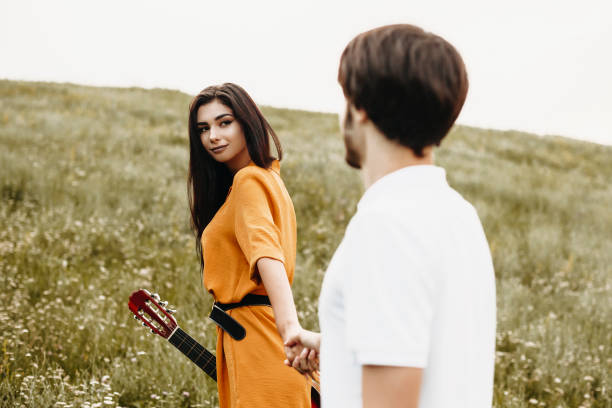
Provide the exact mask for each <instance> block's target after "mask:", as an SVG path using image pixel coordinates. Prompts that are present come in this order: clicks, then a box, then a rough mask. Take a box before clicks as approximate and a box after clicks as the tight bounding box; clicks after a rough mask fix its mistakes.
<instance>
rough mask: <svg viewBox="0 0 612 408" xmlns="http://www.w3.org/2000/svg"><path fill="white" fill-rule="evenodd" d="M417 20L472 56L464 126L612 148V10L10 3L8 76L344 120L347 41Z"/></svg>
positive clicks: (278, 0) (5, 21)
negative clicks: (237, 102)
mask: <svg viewBox="0 0 612 408" xmlns="http://www.w3.org/2000/svg"><path fill="white" fill-rule="evenodd" d="M391 23H411V24H416V25H419V26H421V27H423V28H424V29H426V30H428V31H432V32H434V33H436V34H439V35H441V36H443V37H444V38H446V39H447V40H448V41H450V42H451V43H452V44H454V45H455V46H456V47H457V49H458V50H459V52H460V53H461V54H462V56H463V58H464V60H465V63H466V65H467V68H468V74H469V77H470V90H469V93H468V98H467V101H466V105H465V106H464V109H463V111H462V113H461V115H460V116H459V120H458V122H459V123H461V124H466V125H472V126H479V127H488V128H495V129H517V130H524V131H529V132H534V133H538V134H558V135H563V136H569V137H574V138H580V139H584V140H590V141H595V142H599V143H605V144H608V145H612V2H610V1H607V0H584V1H580V2H579V1H575V0H572V1H564V0H557V1H548V0H530V1H525V0H514V1H512V2H509V1H506V2H503V3H502V2H498V1H493V0H488V1H480V0H479V1H477V0H463V1H450V0H449V1H433V0H430V1H427V0H421V1H387V0H370V1H367V2H366V1H357V0H354V1H344V0H342V1H334V0H327V1H321V0H303V1H299V2H296V1H290V0H284V1H283V0H274V1H273V0H256V1H253V0H248V1H240V0H234V1H209V0H201V1H168V0H166V1H157V0H146V1H145V0H123V1H118V0H105V1H93V0H90V1H83V0H80V1H67V0H53V1H43V0H38V1H37V0H14V1H13V0H0V78H5V79H20V80H37V81H57V82H73V83H80V84H88V85H103V86H141V87H145V88H151V87H162V88H171V89H179V90H181V91H184V92H186V93H188V94H191V95H194V94H196V93H198V92H199V91H200V90H201V89H203V88H204V87H206V86H208V85H211V84H215V83H221V82H235V83H237V84H240V85H242V86H243V87H244V88H245V89H246V90H247V91H248V92H249V93H250V94H251V96H252V97H253V98H254V99H255V101H256V102H258V103H260V104H265V105H272V106H278V107H289V108H298V109H307V110H314V111H327V112H338V111H339V109H340V108H339V107H340V106H342V94H341V91H340V88H339V86H338V84H337V82H336V76H337V69H338V61H339V58H340V54H341V52H342V50H343V49H344V47H345V45H346V44H347V43H348V41H350V40H351V39H352V38H353V37H354V36H355V35H357V34H358V33H360V32H362V31H365V30H367V29H370V28H374V27H376V26H379V25H383V24H391Z"/></svg>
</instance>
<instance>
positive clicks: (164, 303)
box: [157, 300, 168, 307]
mask: <svg viewBox="0 0 612 408" xmlns="http://www.w3.org/2000/svg"><path fill="white" fill-rule="evenodd" d="M157 303H159V305H160V306H161V307H166V306H168V301H167V300H162V301H159V302H157Z"/></svg>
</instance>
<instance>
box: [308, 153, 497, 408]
mask: <svg viewBox="0 0 612 408" xmlns="http://www.w3.org/2000/svg"><path fill="white" fill-rule="evenodd" d="M319 323H320V327H321V334H322V337H321V354H320V368H321V387H322V390H321V394H322V406H323V407H326V408H339V407H351V408H355V407H361V406H362V398H361V370H362V365H382V366H403V367H421V368H423V369H424V370H423V382H422V386H421V393H420V402H419V407H420V408H449V407H453V408H484V407H487V408H490V407H491V404H492V395H493V369H494V359H495V277H494V272H493V263H492V261H491V254H490V251H489V246H488V244H487V240H486V237H485V234H484V231H483V229H482V225H481V223H480V220H479V218H478V215H477V214H476V211H475V209H474V207H473V206H472V205H471V204H469V203H468V202H467V201H465V199H463V197H461V195H460V194H459V193H457V192H456V191H455V190H453V189H452V188H451V187H450V186H449V185H448V183H447V182H446V173H445V171H444V169H443V168H441V167H436V166H430V165H424V166H409V167H405V168H403V169H400V170H398V171H395V172H393V173H390V174H388V175H386V176H385V177H383V178H381V179H379V180H378V181H376V183H374V184H373V185H371V186H370V187H369V188H368V189H367V191H366V192H365V194H364V195H363V197H362V198H361V200H360V201H359V204H358V209H357V212H356V214H355V215H354V216H353V218H352V219H351V222H350V224H349V226H348V227H347V229H346V232H345V235H344V238H343V240H342V243H341V244H340V246H339V247H338V249H337V250H336V253H335V254H334V256H333V258H332V260H331V262H330V264H329V267H328V269H327V272H326V274H325V278H324V281H323V287H322V290H321V296H320V298H319Z"/></svg>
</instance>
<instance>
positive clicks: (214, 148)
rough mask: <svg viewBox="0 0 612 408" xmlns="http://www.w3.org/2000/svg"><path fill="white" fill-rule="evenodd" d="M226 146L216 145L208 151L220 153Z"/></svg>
mask: <svg viewBox="0 0 612 408" xmlns="http://www.w3.org/2000/svg"><path fill="white" fill-rule="evenodd" d="M226 147H227V145H223V146H217V147H213V148H212V149H210V151H211V152H213V153H221V152H222V151H224V150H225V148H226Z"/></svg>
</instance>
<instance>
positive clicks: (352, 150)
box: [342, 106, 361, 169]
mask: <svg viewBox="0 0 612 408" xmlns="http://www.w3.org/2000/svg"><path fill="white" fill-rule="evenodd" d="M354 131H355V127H354V126H353V115H352V114H351V110H350V108H349V107H348V106H347V109H346V116H345V118H344V134H343V135H342V136H343V137H344V147H345V148H346V156H345V158H344V159H345V160H346V163H347V164H348V165H349V166H351V167H353V168H355V169H361V154H359V150H358V149H357V147H356V146H355V142H356V141H355V136H356V135H355V133H354Z"/></svg>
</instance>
